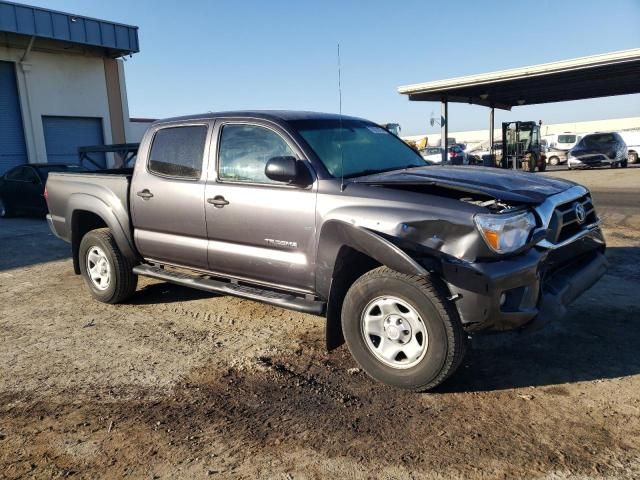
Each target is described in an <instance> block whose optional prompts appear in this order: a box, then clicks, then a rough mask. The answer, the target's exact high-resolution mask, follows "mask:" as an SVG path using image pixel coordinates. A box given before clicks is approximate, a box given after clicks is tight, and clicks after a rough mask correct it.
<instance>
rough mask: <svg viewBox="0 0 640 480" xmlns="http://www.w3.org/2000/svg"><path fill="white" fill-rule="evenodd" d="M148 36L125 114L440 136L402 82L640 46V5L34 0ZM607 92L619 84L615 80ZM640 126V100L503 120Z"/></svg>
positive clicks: (636, 1)
mask: <svg viewBox="0 0 640 480" xmlns="http://www.w3.org/2000/svg"><path fill="white" fill-rule="evenodd" d="M20 3H26V4H30V5H38V6H43V7H47V8H52V9H57V10H63V11H67V12H71V13H76V14H80V15H87V16H93V17H98V18H102V19H105V20H112V21H117V22H122V23H128V24H133V25H137V26H139V27H140V32H139V34H140V45H141V52H140V53H138V54H136V55H134V56H133V58H130V59H128V61H127V63H126V76H127V89H128V96H129V110H130V114H131V116H136V117H152V118H159V117H166V116H173V115H181V114H188V113H196V112H201V111H207V110H213V111H215V110H227V109H231V110H233V109H245V108H260V109H263V108H277V109H282V108H287V109H304V110H318V111H329V112H335V111H337V110H338V88H337V58H336V45H337V43H338V42H340V44H341V53H342V55H341V56H342V97H343V112H344V113H346V114H351V115H357V116H362V117H366V118H369V119H371V120H374V121H378V122H399V123H400V124H401V125H402V127H403V132H402V133H403V134H407V135H411V134H419V133H425V132H427V131H434V130H437V128H435V129H434V128H432V127H429V125H428V122H429V118H430V116H431V112H434V113H435V114H436V116H437V115H438V113H439V108H440V106H439V104H435V103H424V102H409V101H408V100H407V99H406V97H404V96H401V95H399V94H398V93H397V91H396V88H397V87H398V86H399V85H403V84H408V83H419V82H426V81H430V80H438V79H443V78H449V77H453V76H460V75H466V74H474V73H483V72H488V71H493V70H497V69H505V68H511V67H520V66H525V65H531V64H536V63H544V62H549V61H554V60H563V59H568V58H574V57H579V56H584V55H590V54H595V53H604V52H609V51H614V50H623V49H628V48H637V47H640V0H606V1H605V0H593V1H573V0H566V1H562V0H556V1H552V0H534V1H532V2H516V1H472V0H469V1H454V0H447V1H413V0H403V1H402V2H394V1H389V0H387V1H368V2H365V1H347V0H344V1H339V0H336V1H334V0H318V1H315V2H311V1H300V0H298V1H279V0H269V1H257V0H256V1H247V0H245V1H241V0H235V1H233V0H219V1H213V0H212V1H206V0H198V1H195V0H183V1H181V2H173V1H171V2H170V1H160V0H156V1H151V0H135V1H133V0H109V1H104V0H30V1H25V2H20ZM612 81H615V80H614V79H612ZM636 115H640V95H628V96H621V97H611V98H604V99H593V100H583V101H577V102H564V103H557V104H548V105H540V106H524V107H518V108H515V109H514V112H499V113H498V112H497V114H496V121H502V120H515V119H522V120H539V119H541V120H543V122H545V123H556V122H565V121H567V122H572V121H581V120H595V119H601V118H616V117H625V116H636ZM449 117H450V122H449V124H450V130H451V131H455V130H468V129H482V128H486V126H487V122H488V110H487V109H485V108H483V107H479V106H471V105H452V106H450V108H449Z"/></svg>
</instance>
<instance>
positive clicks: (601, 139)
mask: <svg viewBox="0 0 640 480" xmlns="http://www.w3.org/2000/svg"><path fill="white" fill-rule="evenodd" d="M615 141H616V137H615V136H614V135H613V134H612V133H602V134H599V135H587V136H586V137H584V138H583V139H582V141H581V142H580V146H581V147H583V148H598V147H602V146H604V145H611V144H612V143H615Z"/></svg>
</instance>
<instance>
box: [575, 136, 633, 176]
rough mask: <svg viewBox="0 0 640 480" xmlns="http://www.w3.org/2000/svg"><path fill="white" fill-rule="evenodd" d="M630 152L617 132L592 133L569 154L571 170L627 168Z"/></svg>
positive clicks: (583, 138)
mask: <svg viewBox="0 0 640 480" xmlns="http://www.w3.org/2000/svg"><path fill="white" fill-rule="evenodd" d="M628 156H629V150H628V149H627V145H626V144H625V143H624V140H623V139H622V137H621V136H620V135H619V134H617V133H616V132H610V133H592V134H590V135H586V136H584V137H582V140H580V141H579V142H578V143H577V144H576V146H575V147H573V148H572V149H571V150H569V153H568V154H567V157H568V162H567V163H568V164H569V170H571V169H573V168H591V167H612V168H616V167H623V168H624V167H626V166H627V163H628Z"/></svg>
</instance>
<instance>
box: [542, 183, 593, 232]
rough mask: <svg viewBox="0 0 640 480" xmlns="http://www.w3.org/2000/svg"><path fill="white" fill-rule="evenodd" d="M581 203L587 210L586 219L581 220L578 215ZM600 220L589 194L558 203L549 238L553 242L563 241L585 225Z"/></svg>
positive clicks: (552, 217)
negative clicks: (577, 207)
mask: <svg viewBox="0 0 640 480" xmlns="http://www.w3.org/2000/svg"><path fill="white" fill-rule="evenodd" d="M578 204H581V205H582V207H583V208H584V211H585V219H584V221H582V222H580V221H579V220H578V217H577V212H576V205H578ZM597 220H598V217H597V215H596V211H595V208H594V206H593V201H592V200H591V196H590V195H589V194H587V195H583V196H582V197H580V198H577V199H575V200H571V201H570V202H566V203H563V204H562V205H558V206H557V207H556V208H555V210H554V211H553V215H552V216H551V221H550V222H549V227H548V228H547V237H546V238H547V240H548V241H549V242H551V243H553V244H557V243H561V242H563V241H565V240H567V239H569V238H571V237H573V236H574V235H576V234H577V233H580V231H582V230H583V229H584V227H585V226H587V225H591V224H593V223H595V222H596V221H597Z"/></svg>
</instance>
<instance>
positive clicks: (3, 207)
mask: <svg viewBox="0 0 640 480" xmlns="http://www.w3.org/2000/svg"><path fill="white" fill-rule="evenodd" d="M11 216H13V211H12V210H11V208H10V207H9V205H7V202H5V201H4V200H3V198H2V197H0V218H9V217H11Z"/></svg>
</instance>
